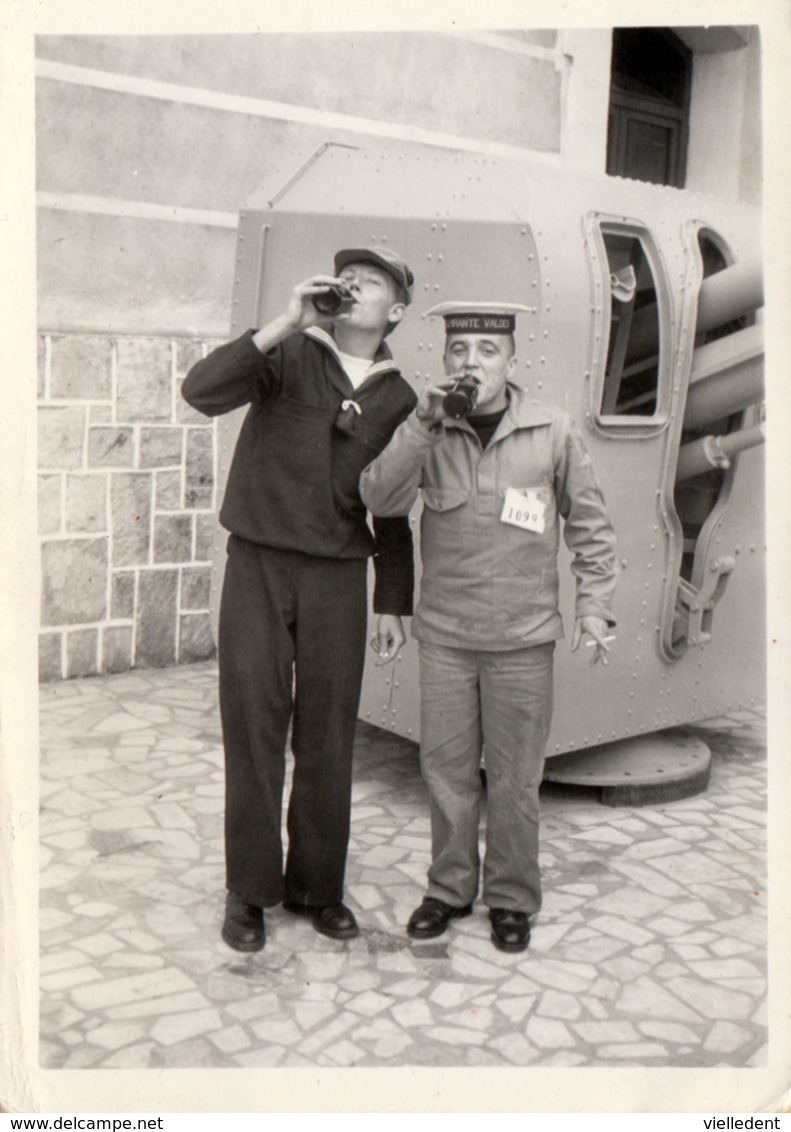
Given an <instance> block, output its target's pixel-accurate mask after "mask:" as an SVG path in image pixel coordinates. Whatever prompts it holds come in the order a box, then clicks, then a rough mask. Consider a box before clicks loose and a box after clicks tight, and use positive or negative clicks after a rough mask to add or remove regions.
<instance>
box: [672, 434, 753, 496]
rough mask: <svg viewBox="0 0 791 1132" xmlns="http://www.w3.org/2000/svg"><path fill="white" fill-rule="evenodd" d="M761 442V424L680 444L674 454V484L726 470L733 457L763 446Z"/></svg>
mask: <svg viewBox="0 0 791 1132" xmlns="http://www.w3.org/2000/svg"><path fill="white" fill-rule="evenodd" d="M765 439H766V428H765V426H764V424H763V422H761V423H760V424H756V425H751V426H750V427H749V428H742V429H739V430H738V432H729V433H728V434H727V435H726V436H704V437H702V438H701V439H700V440H693V441H691V442H690V443H689V444H684V445H683V446H682V448H681V450H680V451H679V454H678V465H677V467H676V483H681V482H682V481H683V480H688V479H692V477H693V476H699V475H701V474H702V473H703V472H709V471H711V469H712V468H728V467H730V463H731V458H732V457H733V456H736V455H737V454H738V453H739V452H744V451H745V450H746V449H748V448H755V447H757V445H759V444H763V442H764V440H765Z"/></svg>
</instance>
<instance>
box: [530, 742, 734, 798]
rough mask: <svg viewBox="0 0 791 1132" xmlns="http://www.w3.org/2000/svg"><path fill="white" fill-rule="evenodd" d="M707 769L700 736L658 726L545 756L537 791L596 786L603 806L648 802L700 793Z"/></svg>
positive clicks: (587, 789)
mask: <svg viewBox="0 0 791 1132" xmlns="http://www.w3.org/2000/svg"><path fill="white" fill-rule="evenodd" d="M710 772H711V751H710V750H709V748H708V747H707V746H706V744H705V743H704V742H703V741H702V740H701V739H699V738H698V737H697V736H693V735H689V734H687V733H686V732H684V731H681V730H671V731H661V732H656V733H654V734H652V735H637V736H634V737H633V738H630V739H621V740H619V741H618V742H615V743H605V744H603V745H602V746H600V747H589V748H588V749H586V750H582V751H572V752H571V754H568V755H556V756H555V757H554V758H550V759H547V761H546V766H545V768H544V781H543V785H542V790H544V791H546V792H547V793H551V794H552V795H553V796H555V797H557V796H558V794H560V793H563V794H570V793H571V792H583V791H585V792H594V791H595V792H596V793H597V795H598V800H599V801H600V802H602V803H603V804H604V805H607V806H649V805H656V804H657V803H661V802H674V801H677V800H678V799H680V798H690V797H692V796H693V795H694V794H701V793H703V791H704V790H705V789H706V787H707V786H708V783H709V774H710Z"/></svg>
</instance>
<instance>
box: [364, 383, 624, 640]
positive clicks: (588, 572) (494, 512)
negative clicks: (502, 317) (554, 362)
mask: <svg viewBox="0 0 791 1132" xmlns="http://www.w3.org/2000/svg"><path fill="white" fill-rule="evenodd" d="M508 397H509V401H508V407H507V409H506V412H505V414H504V416H503V418H502V420H501V421H500V423H499V425H498V427H497V430H496V432H495V434H494V436H493V437H492V440H491V441H490V443H489V444H488V446H487V447H486V449H485V450H484V451H482V450H481V445H480V442H479V440H478V437H477V435H476V434H475V431H474V430H473V428H472V427H471V426H470V425H469V424H468V423H467V422H466V421H445V422H444V425H441V426H440V427H439V428H431V427H429V426H428V425H427V424H426V423H425V422H423V421H421V420H420V419H419V418H418V417H417V415H416V413H415V412H413V413H412V414H411V415H410V416H409V417H408V418H407V420H406V421H404V423H403V424H402V425H400V427H399V428H398V429H397V430H396V432H395V433H394V435H393V438H392V440H391V441H390V443H389V445H388V446H387V447H386V448H385V449H384V450H383V451H382V452H381V453H380V454H379V456H377V458H376V459H375V460H374V461H373V462H372V463H371V464H369V465H368V467H367V468H366V469H365V470H364V471H363V473H362V476H361V478H360V494H361V497H362V499H363V501H364V502H365V504H366V506H367V507H368V508H370V510H371V511H372V512H373V513H374V514H376V515H383V516H384V515H404V514H406V513H407V512H408V511H409V510H410V508H411V506H412V504H413V503H414V502H415V499H416V498H417V494H418V491H419V490H420V491H422V496H423V504H424V507H423V515H422V519H421V551H422V560H423V577H422V583H421V595H420V601H419V604H418V607H417V610H416V611H415V617H414V622H413V627H412V631H413V635H414V636H415V637H417V638H418V639H419V640H421V641H426V642H431V643H435V644H442V645H446V646H450V647H459V648H475V649H484V650H486V649H488V650H492V649H515V648H524V647H526V646H532V645H538V644H543V643H546V642H549V641H553V640H557V639H558V638H560V637H562V636H563V625H562V621H561V618H560V614H559V612H558V570H557V550H558V533H559V525H560V524H559V519H560V518H561V517H562V519H563V520H564V524H563V534H564V539H565V542H566V544H567V546H568V547H569V549H570V551H571V553H572V555H573V558H572V563H571V569H572V571H573V572H574V574H575V576H576V616H577V617H578V618H579V617H584V616H587V615H592V616H596V617H601V618H604V620H606V621H608V622H609V623H610V624H614V619H613V616H612V607H611V606H612V598H613V592H614V589H615V581H616V575H617V562H616V547H615V534H614V531H613V528H612V524H611V522H610V518H609V515H608V513H607V509H606V506H605V503H604V499H603V496H602V493H601V491H600V489H599V486H598V484H597V482H596V479H595V477H594V474H593V468H592V466H591V463H590V459H589V457H588V454H587V452H586V450H585V445H584V442H583V440H582V436H581V435H580V433H579V431H578V429H577V428H576V427H575V426H574V424H573V423H572V421H571V418H570V417H569V415H568V414H567V413H565V412H564V411H563V410H561V409H558V408H554V407H551V406H547V405H542V404H539V403H538V402H536V401H533V400H531V399H530V397H529V396H528V394H527V392H526V391H525V390H524V389H522V388H520V387H519V386H516V385H512V384H511V383H509V385H508ZM507 488H514V489H517V491H518V492H524V491H526V490H529V491H532V492H534V493H535V495H534V498H538V499H539V500H540V501H541V503H542V504H543V505H544V513H543V520H544V522H543V527H544V529H543V532H538V531H536V530H525V529H523V528H522V527H520V526H514V525H512V524H510V523H507V522H504V521H503V518H502V515H503V511H504V506H505V501H506V489H507ZM511 498H513V497H511Z"/></svg>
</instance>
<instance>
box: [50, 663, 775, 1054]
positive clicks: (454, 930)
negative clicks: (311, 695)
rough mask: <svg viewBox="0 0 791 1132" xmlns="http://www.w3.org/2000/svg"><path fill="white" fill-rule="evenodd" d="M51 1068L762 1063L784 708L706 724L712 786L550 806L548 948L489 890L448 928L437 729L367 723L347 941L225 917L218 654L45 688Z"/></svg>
mask: <svg viewBox="0 0 791 1132" xmlns="http://www.w3.org/2000/svg"><path fill="white" fill-rule="evenodd" d="M41 702H42V724H41V746H42V751H41V768H42V769H41V774H42V782H41V801H42V810H43V813H42V827H41V829H42V838H41V839H42V858H41V865H42V876H41V945H42V955H41V1055H40V1058H41V1064H42V1066H44V1067H48V1068H75V1069H80V1068H88V1067H91V1068H101V1067H115V1068H137V1067H146V1066H148V1067H152V1068H154V1067H165V1066H167V1067H171V1066H183V1067H199V1066H217V1067H222V1066H319V1065H321V1066H355V1065H359V1066H380V1065H390V1066H395V1065H420V1066H466V1065H474V1066H525V1065H531V1066H551V1065H562V1066H591V1065H596V1066H624V1065H635V1066H638V1065H639V1066H642V1065H646V1066H762V1065H765V1064H766V1045H765V1042H766V997H765V994H766V986H765V971H766V924H765V901H764V894H765V852H764V833H765V728H764V718H763V715H762V714H758V713H755V712H739V713H734V714H732V715H729V716H728V717H727V718H723V719H717V720H711V721H709V722H707V723H706V724H704V725H700V726H696V727H695V728H694V734H696V735H698V736H701V737H703V738H704V739H705V741H706V742H707V743H708V744H709V745H710V747H711V749H712V752H713V764H712V776H711V783H710V786H709V789H708V791H707V792H706V793H705V794H702V795H699V796H697V797H695V798H691V799H686V800H683V801H678V802H672V803H667V804H663V805H654V806H645V807H641V808H622V809H620V808H616V809H613V808H610V807H607V806H602V805H600V804H599V803H598V802H596V801H593V800H591V799H590V798H587V799H585V798H580V797H579V796H577V797H568V796H565V797H558V796H556V795H555V794H554V793H553V794H552V795H549V796H547V797H546V798H545V799H544V801H543V817H542V852H541V859H542V869H543V877H544V886H545V899H544V907H543V909H542V911H541V914H540V915H539V916H538V917H537V919H536V922H535V925H534V930H533V939H532V942H531V946H530V950H529V951H528V952H526V953H523V954H517V955H505V954H503V953H501V952H499V951H497V950H495V948H494V947H493V946H492V944H491V943H490V940H489V925H488V919H487V917H486V911H485V909H483V908H482V907H480V906H477V907H476V909H475V913H474V915H473V916H471V917H469V918H468V919H466V920H464V921H461V922H459V923H457V924H452V925H451V927H450V929H449V930H448V932H447V934H446V935H444V936H443V937H441V938H440V939H438V940H435V941H432V942H430V943H422V944H420V943H413V942H411V941H410V940H409V939H408V938H407V936H406V935H405V934H404V931H403V925H404V924H405V923H406V920H407V918H408V916H409V913H410V912H411V911H412V909H413V908H414V907H415V905H416V904H417V903H418V902H419V899H420V897H421V894H422V891H423V887H424V881H425V873H426V868H427V864H428V853H429V829H428V814H427V807H426V801H425V794H424V789H423V785H422V782H421V779H420V774H419V769H418V763H417V753H416V750H415V748H414V747H413V746H412V745H411V744H409V743H406V742H404V741H402V740H400V739H398V738H397V737H395V736H393V735H388V734H385V733H383V732H380V731H377V730H375V729H373V728H371V727H369V726H368V725H367V724H362V723H361V724H360V726H359V733H358V745H357V754H356V769H355V787H354V811H353V829H352V840H351V846H350V854H349V868H348V873H347V901H348V903H349V904H350V906H351V907H353V908H354V910H355V912H356V913H357V916H358V919H359V921H360V924H361V927H362V932H361V935H360V937H359V938H358V939H355V940H352V941H349V942H346V943H338V942H335V941H332V940H329V939H326V938H324V937H322V936H320V935H318V934H317V933H316V932H314V931H313V929H312V928H311V926H310V924H309V923H308V922H307V921H305V920H303V919H302V918H296V917H293V916H290V915H289V914H288V913H286V912H284V911H283V910H282V909H279V908H278V909H272V910H271V911H270V912H268V913H267V917H266V922H267V937H268V938H267V945H266V948H265V950H264V951H262V952H259V953H256V954H253V955H249V956H245V955H240V954H238V953H236V952H233V951H231V950H230V949H228V948H227V947H226V946H225V945H224V944H223V943H222V941H221V940H220V938H219V928H220V922H221V917H222V910H223V903H224V868H223V851H222V795H223V771H222V749H221V741H220V733H219V722H218V712H217V700H216V668H215V666H214V665H213V664H199V665H194V666H191V667H185V668H174V669H167V670H159V671H152V670H149V671H141V670H138V671H135V672H132V673H128V674H124V675H121V676H112V677H94V678H91V679H84V680H75V681H69V682H64V683H59V684H49V685H44V686H42V689H41Z"/></svg>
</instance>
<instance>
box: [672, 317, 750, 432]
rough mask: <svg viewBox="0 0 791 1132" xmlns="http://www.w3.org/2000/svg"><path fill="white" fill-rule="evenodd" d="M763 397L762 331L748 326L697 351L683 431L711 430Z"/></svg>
mask: <svg viewBox="0 0 791 1132" xmlns="http://www.w3.org/2000/svg"><path fill="white" fill-rule="evenodd" d="M763 395H764V375H763V331H762V327H761V326H748V327H747V328H746V329H744V330H739V331H737V332H736V333H735V334H730V335H728V336H727V337H726V338H720V339H718V340H717V341H716V342H711V343H709V344H707V345H705V346H699V347H698V349H697V350H695V354H694V357H693V361H692V373H691V375H690V386H689V392H688V393H687V404H686V408H685V411H684V428H685V429H694V428H699V429H702V428H705V427H707V426H710V425H711V424H712V423H713V422H714V421H718V420H722V418H723V417H727V416H729V415H730V414H731V413H736V412H739V411H740V410H742V409H746V408H747V407H748V405H754V404H755V402H756V401H760V400H761V399H762V397H763Z"/></svg>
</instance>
